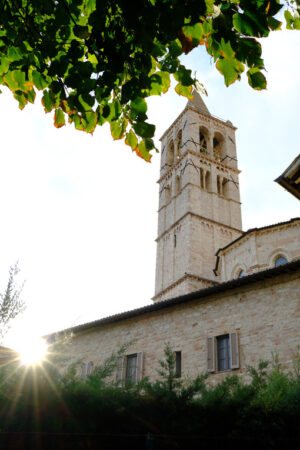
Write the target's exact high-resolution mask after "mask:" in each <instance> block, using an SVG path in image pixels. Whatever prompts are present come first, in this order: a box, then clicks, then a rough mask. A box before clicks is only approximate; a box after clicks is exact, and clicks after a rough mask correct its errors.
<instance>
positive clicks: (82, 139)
mask: <svg viewBox="0 0 300 450" xmlns="http://www.w3.org/2000/svg"><path fill="white" fill-rule="evenodd" d="M262 45H263V57H264V59H265V66H266V69H267V73H266V75H267V80H268V89H267V90H266V91H264V92H257V91H254V90H253V89H251V88H250V87H249V86H248V84H247V80H246V76H244V77H243V79H242V81H241V82H236V83H235V84H234V85H232V86H230V87H229V88H226V87H225V85H224V81H223V78H222V76H221V75H220V74H219V72H218V71H217V70H216V68H215V66H214V63H213V61H212V60H211V58H210V57H209V56H208V55H206V53H205V50H204V49H203V48H200V49H196V50H194V51H193V52H191V53H190V54H189V55H187V56H185V57H184V58H183V62H184V63H185V64H186V66H187V67H189V68H190V69H192V70H193V71H196V73H197V78H198V80H199V81H201V82H202V83H203V84H204V85H205V87H206V90H207V91H208V97H205V98H204V101H205V103H206V105H207V107H208V109H209V110H210V112H211V113H212V114H213V115H216V116H218V117H221V118H222V119H224V120H225V121H226V120H230V121H231V122H233V124H234V125H235V126H236V127H237V128H238V130H237V133H236V141H237V152H238V161H239V168H240V170H241V171H242V173H241V175H240V190H241V201H242V218H243V229H244V230H247V229H248V228H252V227H256V226H257V227H260V226H264V225H268V224H272V223H276V222H280V221H285V220H289V219H290V218H291V217H296V216H299V215H300V209H299V202H298V201H297V199H296V198H294V197H293V196H292V195H291V194H289V193H288V192H286V191H285V190H284V189H283V188H282V187H280V186H279V185H277V183H274V181H273V180H274V179H275V178H277V177H278V176H279V175H280V174H281V173H282V172H283V170H284V169H285V168H286V167H287V166H288V165H289V164H290V163H291V161H292V160H293V159H294V158H295V157H296V156H297V155H298V154H299V130H300V87H299V74H300V59H299V57H298V55H299V48H300V33H299V32H297V31H278V32H274V33H272V34H271V36H270V37H268V38H267V39H265V40H262ZM3 91H4V90H3ZM186 102H187V100H186V99H185V98H183V97H179V96H178V95H177V94H176V93H175V92H174V89H173V88H170V90H169V92H168V93H167V94H166V95H164V96H161V97H153V98H151V99H150V100H149V102H148V104H149V109H148V116H149V122H150V123H154V124H155V125H156V135H155V140H156V144H157V146H160V143H159V138H160V136H161V135H162V134H163V132H164V131H165V130H166V129H167V128H168V127H169V126H170V124H171V123H172V122H173V120H174V119H175V118H176V117H177V116H178V115H179V114H180V112H181V111H182V110H183V108H184V106H185V104H186ZM0 123H1V149H0V202H1V209H0V211H1V215H2V220H1V222H0V224H1V225H0V226H1V233H0V292H3V290H4V288H5V285H6V283H7V278H8V270H9V267H10V266H11V265H12V264H14V263H15V262H16V261H19V266H20V274H19V276H18V280H19V282H20V283H22V281H25V285H24V288H23V292H22V298H23V299H24V301H25V302H26V305H27V308H26V311H25V312H24V313H23V314H22V315H20V316H19V317H18V318H17V319H15V321H14V322H13V323H12V327H11V330H10V332H9V334H8V335H7V337H6V338H5V340H4V345H7V346H11V347H13V348H17V347H18V343H19V342H20V340H21V341H24V339H28V338H29V337H31V336H39V335H45V334H47V333H51V332H55V331H58V330H62V329H64V328H68V327H72V326H74V325H77V324H80V323H85V322H89V321H92V320H96V319H99V318H101V317H105V316H108V315H112V314H115V313H119V312H122V311H128V310H130V309H133V308H138V307H140V306H143V305H146V304H149V303H151V297H152V296H153V295H154V282H155V277H154V275H155V252H156V247H155V242H154V240H155V238H156V233H157V207H158V184H157V183H156V181H157V179H158V176H159V163H160V155H159V154H157V153H155V154H154V155H153V158H152V162H151V163H150V164H148V163H146V162H144V161H143V160H142V159H140V158H138V157H137V156H136V155H135V154H134V153H132V151H131V149H130V148H129V147H128V146H126V145H125V144H124V143H123V141H113V140H112V138H111V136H110V131H109V127H108V126H107V125H105V126H103V127H101V128H100V127H98V129H97V130H96V131H95V133H94V134H93V136H91V135H87V134H85V133H83V132H79V131H77V130H75V129H74V127H73V126H72V125H70V126H66V127H64V128H61V129H59V130H57V129H56V128H54V126H53V114H51V113H50V114H45V113H44V111H43V109H42V106H41V104H40V100H39V99H38V98H37V99H36V103H35V105H29V106H26V108H25V109H24V110H23V111H20V110H19V109H18V105H17V102H16V101H15V100H14V99H13V97H12V94H11V93H10V92H6V91H4V92H3V94H2V95H1V96H0Z"/></svg>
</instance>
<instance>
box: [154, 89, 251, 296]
mask: <svg viewBox="0 0 300 450" xmlns="http://www.w3.org/2000/svg"><path fill="white" fill-rule="evenodd" d="M235 130H236V128H235V127H234V126H233V125H232V124H231V122H224V121H221V120H220V119H217V118H215V117H213V116H212V115H211V114H210V113H209V111H208V110H207V108H206V106H205V105H204V103H203V101H202V99H201V98H200V96H199V94H197V93H195V95H194V101H193V102H191V101H189V102H188V104H187V106H186V108H185V109H184V111H183V112H182V113H181V114H180V115H179V117H178V118H177V119H176V120H175V122H174V123H173V124H172V125H171V126H170V128H169V129H168V130H167V131H166V132H165V134H164V135H163V136H162V139H161V140H162V153H161V172H160V179H159V180H158V183H159V186H160V188H159V210H158V237H157V260H156V283H155V296H154V297H153V300H154V301H160V300H164V299H166V298H170V297H172V296H174V295H182V294H187V293H189V292H192V291H193V290H195V289H201V288H204V287H207V286H208V285H213V284H214V283H216V282H217V279H216V277H215V275H214V272H213V269H214V266H215V253H216V251H217V250H218V249H219V248H220V247H224V246H225V245H227V244H228V243H229V242H231V241H232V240H234V239H235V238H237V237H238V236H240V234H241V226H242V223H241V206H240V194H239V184H238V175H239V170H238V169H237V158H236V146H235Z"/></svg>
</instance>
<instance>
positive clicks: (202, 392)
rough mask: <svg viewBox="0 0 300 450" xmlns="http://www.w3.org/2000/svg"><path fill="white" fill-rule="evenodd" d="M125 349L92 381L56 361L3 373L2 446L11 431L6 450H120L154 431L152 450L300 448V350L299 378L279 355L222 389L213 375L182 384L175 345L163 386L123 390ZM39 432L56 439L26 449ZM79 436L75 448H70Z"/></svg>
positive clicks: (164, 364)
mask: <svg viewBox="0 0 300 450" xmlns="http://www.w3.org/2000/svg"><path fill="white" fill-rule="evenodd" d="M123 351H124V348H123V349H120V351H119V352H118V353H115V354H113V355H112V356H111V357H110V358H108V359H107V360H106V361H105V363H104V364H103V366H99V367H98V368H97V369H96V370H95V371H94V372H93V373H92V374H91V375H90V376H88V377H87V378H81V377H77V376H76V375H75V371H74V368H73V369H71V370H70V371H68V372H66V373H65V374H64V375H63V376H62V375H60V374H59V372H58V371H57V370H56V369H55V366H54V365H53V363H51V362H44V364H43V365H41V366H35V367H30V368H28V367H27V368H26V367H24V366H16V365H15V366H14V367H13V368H10V367H9V366H7V367H5V368H4V369H1V371H0V403H1V411H0V429H1V433H0V443H2V442H3V441H2V440H1V438H2V437H3V434H4V433H11V436H12V438H13V437H14V433H18V440H17V441H15V442H14V443H11V445H10V446H9V445H7V446H6V447H5V446H4V447H5V448H14V449H19V448H20V449H21V448H22V450H24V449H27V448H28V449H32V448H43V449H44V448H47V449H48V448H49V449H50V448H51V449H52V448H54V447H55V448H75V449H77V448H78V449H79V448H90V449H94V448H95V449H96V448H113V442H114V439H121V440H122V442H123V446H124V444H125V443H126V444H127V445H126V444H125V447H126V448H127V446H130V448H144V442H145V436H147V434H148V433H149V432H150V433H152V435H153V439H154V442H153V444H155V445H154V446H153V447H151V448H155V449H162V448H163V449H164V450H165V449H181V448H195V449H196V448H200V447H201V448H202V447H203V448H206V447H209V448H227V447H228V448H229V446H230V448H236V449H238V448H253V447H255V448H264V449H266V448H267V449H277V448H278V449H279V448H280V449H282V448H298V447H299V442H300V432H299V415H300V402H299V398H300V378H299V352H298V353H297V354H296V355H295V360H294V362H295V368H294V369H295V370H294V371H292V372H291V373H286V372H284V370H283V367H282V365H281V364H280V363H279V361H278V357H277V356H276V355H275V357H274V359H273V362H272V363H270V362H267V361H262V362H260V363H259V365H258V367H257V368H254V367H249V368H248V375H249V376H248V382H247V383H246V382H245V381H244V379H242V378H241V377H239V376H237V375H231V376H226V377H224V378H223V380H222V381H220V382H219V383H218V384H215V383H214V382H213V381H214V380H212V378H211V377H210V376H208V375H207V374H203V375H200V376H198V377H197V378H196V379H189V378H182V379H178V378H177V379H176V383H175V378H176V374H175V372H174V360H172V358H173V357H172V350H171V349H170V347H169V346H168V347H166V352H165V359H164V360H163V361H160V362H159V368H158V372H159V373H161V375H160V377H159V379H157V381H155V382H150V381H149V380H148V379H144V380H142V381H141V382H140V383H138V384H137V385H129V384H124V385H123V386H119V385H117V384H116V383H115V382H114V377H113V379H112V378H111V377H110V375H111V370H114V369H115V368H116V357H117V356H118V354H120V353H123ZM109 367H110V369H109V370H108V368H109ZM224 375H225V374H224ZM171 378H172V379H173V382H172V383H170V379H171ZM211 381H212V382H211ZM32 432H35V433H36V432H40V433H41V435H44V436H46V438H45V439H46V440H48V439H49V438H51V439H52V441H51V442H50V444H48V445H47V442H44V445H41V444H40V445H39V446H36V447H34V446H33V444H32V441H31V440H29V441H28V439H27V441H28V445H25V443H24V442H25V441H24V440H25V439H26V433H32ZM47 433H48V435H47ZM72 435H73V436H74V438H75V441H74V444H73V446H71V445H70V444H69V446H68V443H69V442H70V438H71V436H72ZM48 436H49V437H48ZM97 436H98V437H97ZM27 437H28V435H27ZM41 437H42V436H41ZM141 437H142V440H141V439H140V438H141ZM93 438H94V441H93ZM64 439H65V441H64ZM138 439H140V440H138ZM286 439H287V440H286ZM55 440H56V441H57V443H56V445H54V443H55ZM59 443H60V445H59ZM17 444H18V445H17ZM105 444H107V445H105ZM137 444H138V445H137ZM159 444H160V445H159ZM200 444H201V445H200ZM221 444H222V445H221ZM229 444H230V445H229ZM4 447H3V448H4Z"/></svg>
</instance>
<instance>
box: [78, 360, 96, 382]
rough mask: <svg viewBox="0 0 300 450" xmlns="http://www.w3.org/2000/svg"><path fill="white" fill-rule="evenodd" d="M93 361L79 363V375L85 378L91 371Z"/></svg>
mask: <svg viewBox="0 0 300 450" xmlns="http://www.w3.org/2000/svg"><path fill="white" fill-rule="evenodd" d="M93 369H94V363H93V361H89V362H88V363H82V364H81V377H82V378H86V377H88V376H89V375H91V373H92V372H93Z"/></svg>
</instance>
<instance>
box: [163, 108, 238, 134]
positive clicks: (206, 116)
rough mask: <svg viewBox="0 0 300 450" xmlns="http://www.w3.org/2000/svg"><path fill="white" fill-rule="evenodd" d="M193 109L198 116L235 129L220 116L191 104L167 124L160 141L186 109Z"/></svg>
mask: <svg viewBox="0 0 300 450" xmlns="http://www.w3.org/2000/svg"><path fill="white" fill-rule="evenodd" d="M188 110H191V111H194V112H196V113H197V114H198V115H199V116H200V117H201V116H202V117H204V118H205V119H212V121H214V122H216V123H219V124H222V125H226V126H227V127H229V128H231V129H233V130H234V131H235V130H237V128H236V127H235V126H234V125H233V124H232V123H231V122H228V121H227V122H225V120H223V119H220V117H217V116H214V115H212V114H206V113H204V112H202V111H199V110H198V109H197V108H193V107H191V106H188V105H186V107H185V108H184V110H183V111H182V112H181V113H180V114H179V116H178V117H177V118H176V119H175V120H174V121H173V122H172V123H171V125H170V126H169V128H167V130H166V131H165V132H164V133H163V135H162V136H161V137H160V139H159V140H160V141H162V140H163V138H164V137H165V136H166V135H167V134H168V133H169V131H170V129H171V128H173V127H174V126H175V125H176V123H177V122H178V121H179V120H180V119H181V117H182V116H183V114H184V113H185V112H186V111H188Z"/></svg>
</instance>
